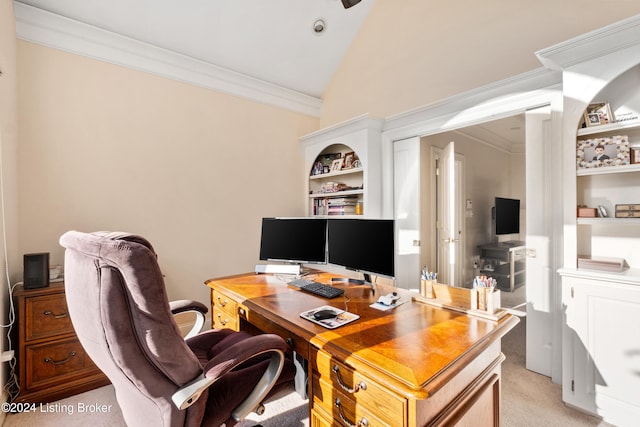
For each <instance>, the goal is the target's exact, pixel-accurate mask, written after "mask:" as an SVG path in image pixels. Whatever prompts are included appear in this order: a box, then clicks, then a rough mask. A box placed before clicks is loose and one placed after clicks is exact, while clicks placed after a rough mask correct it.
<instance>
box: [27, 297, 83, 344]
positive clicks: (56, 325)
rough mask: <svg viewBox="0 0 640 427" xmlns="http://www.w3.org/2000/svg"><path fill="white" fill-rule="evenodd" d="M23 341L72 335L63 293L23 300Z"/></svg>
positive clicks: (72, 331)
mask: <svg viewBox="0 0 640 427" xmlns="http://www.w3.org/2000/svg"><path fill="white" fill-rule="evenodd" d="M24 309H25V338H24V339H25V341H26V342H28V341H33V340H37V339H41V338H48V337H53V336H56V335H62V334H69V333H74V330H73V325H72V324H71V318H70V317H69V311H68V310H67V300H66V299H65V296H64V294H63V293H58V294H52V295H40V296H34V297H28V298H25V302H24Z"/></svg>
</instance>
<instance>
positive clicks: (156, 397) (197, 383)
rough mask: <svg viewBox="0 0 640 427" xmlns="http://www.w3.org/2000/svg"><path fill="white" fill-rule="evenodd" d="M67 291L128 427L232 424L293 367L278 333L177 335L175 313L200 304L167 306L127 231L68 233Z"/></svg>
mask: <svg viewBox="0 0 640 427" xmlns="http://www.w3.org/2000/svg"><path fill="white" fill-rule="evenodd" d="M60 244H61V245H62V246H63V247H65V248H66V251H65V289H66V292H65V293H66V297H67V304H68V307H69V314H70V316H71V321H72V323H73V326H74V328H75V331H76V334H77V335H78V338H79V340H80V343H81V344H82V346H83V347H84V349H85V350H86V352H87V354H88V355H89V357H91V359H92V360H93V361H94V363H95V364H96V365H97V366H98V367H99V368H100V369H101V370H102V371H103V372H104V373H105V375H106V376H107V377H108V378H109V380H110V381H111V383H112V384H113V386H114V388H115V392H116V398H117V400H118V404H119V406H120V408H121V409H122V413H123V415H124V418H125V421H126V423H127V425H129V426H138V425H140V426H142V425H144V426H150V425H153V426H167V427H168V426H171V427H173V426H200V425H205V426H215V427H218V426H220V425H223V424H224V425H226V426H227V427H228V426H232V425H234V424H236V423H237V422H238V421H240V420H241V419H243V418H244V417H245V416H247V415H248V414H249V413H251V412H252V411H254V410H256V409H258V410H260V409H263V408H264V407H263V406H262V402H263V400H264V399H265V398H266V396H267V395H268V394H269V392H270V391H275V389H273V387H274V386H277V385H284V384H286V383H288V382H291V381H292V380H293V377H294V373H295V368H294V366H293V363H292V362H291V361H290V360H288V359H287V358H286V357H285V355H284V353H285V351H286V350H287V345H286V343H285V342H284V340H283V339H282V338H280V337H278V336H276V335H270V334H263V335H256V336H251V335H249V334H247V333H245V332H235V331H232V330H230V329H217V330H209V331H205V332H202V333H198V334H195V335H194V334H193V330H192V331H191V333H190V334H191V335H192V336H190V337H189V338H187V339H184V338H183V337H182V335H181V333H180V330H179V329H178V326H177V324H176V322H175V320H174V319H173V315H172V312H171V308H172V307H173V308H174V310H175V311H176V312H184V311H186V310H196V311H199V312H201V313H202V312H206V311H207V308H206V307H205V306H204V305H203V304H200V303H194V304H191V303H189V301H184V300H183V301H179V302H174V303H172V305H170V303H169V301H168V299H167V294H166V290H165V286H164V280H163V278H162V273H161V272H160V268H159V266H158V262H157V257H156V253H155V251H154V250H153V247H152V246H151V244H150V243H149V242H148V241H147V240H146V239H144V238H143V237H140V236H135V235H130V234H124V233H92V234H87V233H81V232H77V231H69V232H67V233H65V234H63V235H62V237H61V238H60Z"/></svg>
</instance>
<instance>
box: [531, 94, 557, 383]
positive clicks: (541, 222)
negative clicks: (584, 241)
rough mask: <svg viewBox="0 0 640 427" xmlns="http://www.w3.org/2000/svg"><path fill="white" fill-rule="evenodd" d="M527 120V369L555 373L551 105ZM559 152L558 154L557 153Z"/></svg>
mask: <svg viewBox="0 0 640 427" xmlns="http://www.w3.org/2000/svg"><path fill="white" fill-rule="evenodd" d="M525 123H526V144H525V145H526V149H525V154H526V169H527V173H526V187H527V189H526V246H527V269H526V298H527V331H526V335H527V338H526V345H527V349H526V353H527V362H526V366H527V369H530V370H532V371H534V372H538V373H540V374H543V375H546V376H551V374H552V371H551V369H552V365H551V362H552V361H551V356H552V355H551V351H552V314H553V313H552V310H551V307H552V304H551V295H552V293H551V285H552V277H553V272H552V269H551V255H552V254H551V249H552V221H551V217H550V212H553V211H554V210H553V209H552V206H551V203H552V194H553V191H552V187H553V186H554V185H558V184H559V183H554V182H552V179H550V177H553V173H552V171H551V157H552V156H553V155H555V156H557V155H558V154H557V150H554V149H553V147H552V144H551V108H550V107H549V106H547V107H541V108H537V109H534V110H530V111H527V113H526V114H525ZM553 153H556V154H553Z"/></svg>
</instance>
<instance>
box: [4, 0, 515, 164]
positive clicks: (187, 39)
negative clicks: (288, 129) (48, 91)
mask: <svg viewBox="0 0 640 427" xmlns="http://www.w3.org/2000/svg"><path fill="white" fill-rule="evenodd" d="M374 1H375V0H362V1H361V2H360V3H358V4H357V5H355V6H353V7H351V8H349V9H345V8H344V7H343V5H342V2H341V1H340V0H188V1H184V0H183V1H179V0H135V1H131V0H109V1H104V0H55V1H51V0H16V3H17V4H23V5H28V6H26V7H29V6H31V7H33V8H37V9H33V10H34V11H35V10H42V11H45V12H46V13H50V14H54V15H52V16H60V17H63V19H67V18H68V19H71V20H73V21H77V22H78V23H81V24H80V25H84V24H87V25H89V26H92V27H96V28H98V29H100V30H105V31H107V32H110V33H114V34H116V35H119V36H124V37H126V38H129V39H132V40H135V41H137V42H142V43H143V44H147V45H151V46H155V47H157V48H161V49H166V50H168V51H170V52H174V53H177V54H180V55H184V56H185V57H188V58H193V59H195V60H198V61H203V62H204V63H207V64H211V65H213V66H215V67H222V68H223V69H226V70H230V71H232V72H234V73H239V74H240V75H242V76H247V77H248V78H251V79H257V80H258V81H260V82H265V83H266V84H267V85H276V86H277V87H281V88H284V89H286V90H291V91H294V92H296V93H300V94H303V96H309V97H312V98H314V99H318V101H319V100H320V98H321V97H322V94H323V93H324V91H325V89H326V87H327V85H328V84H329V82H330V80H331V78H332V77H333V74H334V73H335V72H336V70H337V67H338V66H339V65H340V62H341V61H342V59H343V57H344V56H345V54H346V52H347V50H348V48H349V46H350V44H351V41H352V40H353V38H354V36H355V35H356V33H357V32H358V30H359V28H360V26H361V25H362V23H363V22H364V20H365V19H366V16H367V14H368V13H369V11H370V9H371V7H372V5H373V3H374ZM26 12H28V13H29V14H28V15H25V13H26ZM16 14H17V16H18V17H19V20H18V23H19V26H18V30H19V31H18V36H20V37H22V38H25V39H27V40H32V41H36V42H41V43H43V44H46V45H50V46H57V47H60V48H63V49H67V50H70V51H74V52H76V53H81V54H85V55H87V56H94V57H98V58H102V59H106V60H113V57H110V56H109V55H103V52H98V50H99V49H101V48H102V46H101V44H100V43H98V44H89V45H88V46H89V47H85V48H83V49H80V50H77V49H76V48H75V47H71V48H69V47H68V46H69V43H68V40H65V37H67V36H69V35H70V34H73V35H74V37H75V38H76V39H84V40H85V41H87V42H88V41H92V40H91V39H93V38H95V37H96V35H95V33H91V32H87V33H85V32H83V31H80V32H78V30H77V28H76V27H77V25H75V24H74V25H70V24H71V22H68V21H67V22H65V21H64V20H62V21H60V20H54V21H50V20H48V18H47V19H44V20H43V18H46V16H42V15H40V14H38V13H35V14H33V13H32V12H30V11H29V10H25V9H24V8H18V9H17V10H16ZM319 18H321V19H323V20H324V21H325V22H326V29H325V31H324V32H323V33H322V34H321V35H317V34H315V33H314V31H313V25H314V23H315V21H316V20H317V19H319ZM36 21H38V22H39V24H38V25H39V27H38V28H39V29H36V30H35V31H34V30H33V29H29V28H28V27H25V26H24V24H25V23H26V22H28V23H30V24H31V23H33V22H36ZM52 26H56V27H57V29H58V31H57V32H52V33H49V32H42V31H41V30H42V29H51V28H52ZM72 27H73V28H72ZM34 34H38V36H34ZM41 34H45V35H44V36H41ZM100 40H101V39H100ZM107 45H108V47H109V48H112V47H114V46H115V45H111V44H109V43H107ZM123 46H124V50H125V51H127V50H130V52H129V53H133V54H135V52H139V53H143V54H144V53H146V52H144V48H142V50H138V51H134V50H132V48H131V46H132V45H123ZM114 62H118V61H114ZM185 64H186V65H185ZM182 65H183V66H186V67H189V66H194V67H198V66H199V63H197V62H185V63H183V64H182ZM133 66H134V67H136V66H137V65H136V64H134V65H133ZM139 68H141V69H148V68H146V67H145V66H142V67H139ZM150 70H152V71H155V70H154V69H153V67H152V68H150ZM212 71H213V70H212V69H205V71H204V73H205V74H207V73H210V72H212ZM194 72H196V73H202V72H203V70H202V69H200V68H198V69H197V70H194ZM160 74H162V72H161V73H160ZM166 75H168V76H171V77H175V75H174V74H172V73H168V74H166ZM178 78H179V79H180V78H182V75H180V76H178ZM229 79H231V76H230V75H222V77H221V80H226V81H229ZM194 82H195V83H196V84H203V85H205V86H207V85H209V86H210V87H214V88H219V87H218V86H216V85H215V84H213V85H211V84H210V82H205V83H202V82H201V81H198V80H197V79H196V80H194ZM242 85H243V86H247V85H248V86H251V83H250V82H249V83H248V84H247V83H243V84H242ZM225 89H226V88H225ZM253 89H254V88H253V87H251V90H253ZM265 90H266V91H267V92H268V91H269V89H268V88H267V89H258V92H259V93H258V97H259V98H260V97H262V92H263V91H265ZM234 91H235V92H234ZM232 93H235V94H238V95H240V96H244V95H245V94H246V92H245V89H244V88H241V89H239V90H238V89H237V88H234V89H233V90H232ZM250 95H252V96H255V95H256V93H255V92H251V94H250ZM271 95H272V94H271V93H269V94H268V95H267V97H268V96H271ZM289 96H290V95H289V94H288V93H287V92H284V94H283V93H276V94H275V95H274V98H275V101H274V100H273V99H269V98H267V102H273V103H275V104H276V105H284V106H285V107H288V106H290V105H289V104H286V102H293V103H294V108H302V110H301V111H304V112H308V111H309V110H308V108H310V109H311V111H312V114H318V111H319V108H318V106H317V104H316V105H312V106H311V107H308V106H307V104H308V103H309V102H310V101H307V100H305V99H302V100H299V99H293V100H292V101H285V104H282V101H281V98H288V97H289ZM300 105H302V107H300ZM523 129H524V123H523V118H522V116H515V117H511V118H506V119H502V120H497V121H493V122H489V123H484V124H481V125H477V126H472V127H467V128H465V129H461V130H459V132H462V133H464V134H466V135H468V136H470V137H472V138H475V139H477V140H479V141H481V142H486V143H488V144H490V145H494V146H496V147H498V148H501V149H504V150H507V151H512V152H513V151H519V148H517V147H520V149H521V148H522V144H523V141H524V131H523Z"/></svg>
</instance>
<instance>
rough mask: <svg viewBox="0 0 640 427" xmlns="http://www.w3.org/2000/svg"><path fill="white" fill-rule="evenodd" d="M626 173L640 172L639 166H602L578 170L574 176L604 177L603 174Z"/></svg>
mask: <svg viewBox="0 0 640 427" xmlns="http://www.w3.org/2000/svg"><path fill="white" fill-rule="evenodd" d="M626 172H640V164H633V165H621V166H603V167H599V168H586V169H578V170H577V171H576V174H577V175H578V176H587V175H604V174H610V173H626Z"/></svg>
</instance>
